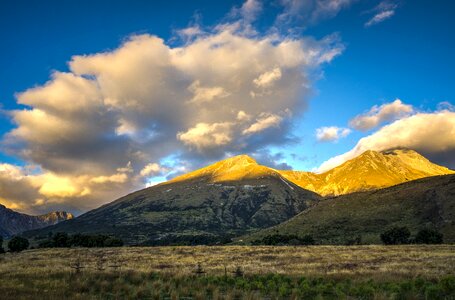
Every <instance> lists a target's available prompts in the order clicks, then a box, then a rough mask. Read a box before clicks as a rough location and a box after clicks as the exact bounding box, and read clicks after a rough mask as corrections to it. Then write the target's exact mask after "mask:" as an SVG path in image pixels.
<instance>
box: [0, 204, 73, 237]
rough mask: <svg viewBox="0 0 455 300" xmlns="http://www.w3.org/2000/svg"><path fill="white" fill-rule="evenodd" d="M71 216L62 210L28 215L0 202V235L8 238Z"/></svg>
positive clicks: (53, 223)
mask: <svg viewBox="0 0 455 300" xmlns="http://www.w3.org/2000/svg"><path fill="white" fill-rule="evenodd" d="M72 218H73V215H72V214H70V213H67V212H64V211H54V212H51V213H48V214H45V215H40V216H30V215H26V214H21V213H18V212H15V211H13V210H11V209H8V208H6V207H5V206H3V205H1V204H0V236H2V237H4V238H8V237H11V236H13V235H15V234H19V233H21V232H24V231H27V230H33V229H38V228H43V227H46V226H50V225H55V224H57V223H59V222H61V221H65V220H70V219H72Z"/></svg>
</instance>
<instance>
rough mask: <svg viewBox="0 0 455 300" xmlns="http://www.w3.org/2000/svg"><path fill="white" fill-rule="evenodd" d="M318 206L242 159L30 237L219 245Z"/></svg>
mask: <svg viewBox="0 0 455 300" xmlns="http://www.w3.org/2000/svg"><path fill="white" fill-rule="evenodd" d="M318 200H320V196H319V195H317V194H315V193H313V192H311V191H307V190H304V189H302V188H300V187H299V186H297V185H295V184H293V183H292V182H289V181H288V180H286V179H284V178H283V177H282V176H281V175H280V174H279V173H278V172H277V171H276V170H273V169H270V168H267V167H264V166H261V165H259V164H257V163H256V161H255V160H253V159H252V158H251V157H248V156H246V155H240V156H236V157H233V158H230V159H226V160H222V161H220V162H217V163H215V164H213V165H210V166H208V167H205V168H203V169H200V170H197V171H194V172H191V173H188V174H185V175H182V176H180V177H177V178H175V179H173V180H171V181H168V182H166V183H163V184H160V185H157V186H153V187H149V188H146V189H143V190H140V191H137V192H135V193H132V194H130V195H127V196H125V197H122V198H120V199H118V200H116V201H114V202H112V203H109V204H106V205H104V206H102V207H100V208H98V209H95V210H92V211H90V212H87V213H85V214H83V215H81V216H79V217H78V218H76V219H74V220H70V221H68V222H63V223H60V224H57V225H55V226H52V227H50V228H45V229H43V230H38V231H35V232H29V233H28V234H29V235H37V234H38V235H43V234H44V235H45V234H46V233H47V232H49V231H52V232H59V231H64V232H68V233H104V234H113V235H116V236H117V237H120V238H122V239H123V240H124V241H125V242H126V243H129V244H159V243H170V242H172V241H182V240H199V241H201V240H203V241H206V240H217V239H221V238H223V237H225V236H237V235H240V234H245V233H246V232H249V231H251V230H257V229H262V228H266V227H269V226H273V225H277V224H279V223H281V222H284V221H286V220H288V219H289V218H291V217H293V216H295V215H296V214H298V213H299V212H301V211H303V210H305V209H306V208H308V207H310V206H312V205H314V204H315V203H316V202H317V201H318Z"/></svg>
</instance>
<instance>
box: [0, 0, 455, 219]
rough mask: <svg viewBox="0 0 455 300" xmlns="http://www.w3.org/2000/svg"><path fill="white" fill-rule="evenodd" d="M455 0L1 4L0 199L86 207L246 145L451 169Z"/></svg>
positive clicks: (290, 156) (287, 159)
mask: <svg viewBox="0 0 455 300" xmlns="http://www.w3.org/2000/svg"><path fill="white" fill-rule="evenodd" d="M454 8H455V4H454V3H453V1H448V0H447V1H442V0H440V1H429V0H428V1H424V0H421V1H409V0H407V1H406V0H383V1H381V0H364V1H360V0H358V1H355V0H272V1H261V0H247V1H202V0H196V1H174V0H168V1H94V0H92V1H86V0H82V1H50V0H47V1H46V0H44V1H21V0H18V1H1V2H0V38H1V41H2V46H1V47H0V66H1V68H0V109H1V113H0V135H1V139H0V203H1V204H3V205H5V206H7V207H9V208H11V209H15V210H17V211H21V212H25V213H30V214H40V213H46V212H48V211H51V210H57V209H58V210H67V211H70V212H73V213H75V214H80V213H83V212H85V211H87V210H90V209H93V208H96V207H98V206H100V205H102V204H104V203H107V202H110V201H112V200H114V199H116V198H118V197H120V196H122V195H125V194H126V193H129V192H132V191H134V190H137V189H140V188H143V187H145V186H149V185H153V184H156V183H158V182H162V181H165V180H166V179H169V178H172V177H174V176H176V175H179V174H181V173H185V172H189V171H191V170H194V169H197V168H200V167H202V166H205V165H207V164H210V163H212V162H215V161H217V160H220V159H223V158H227V157H230V156H233V155H237V154H248V155H250V156H252V157H254V158H255V159H256V160H257V161H258V162H259V163H261V164H265V165H267V166H270V167H273V168H277V169H291V168H292V169H295V170H305V171H313V172H324V171H327V170H329V169H331V168H333V167H335V166H337V165H339V164H341V163H343V162H344V161H346V160H349V159H352V158H354V157H355V156H357V155H359V154H361V153H362V152H363V151H365V150H377V151H380V150H385V149H389V148H394V147H407V148H412V149H415V150H417V151H418V152H420V153H421V154H423V155H425V156H426V157H427V158H429V159H430V160H432V161H433V162H435V163H438V164H441V165H444V166H447V167H449V168H455V108H454V105H455V99H454V97H455V92H454V89H453V87H454V84H455V82H454V78H455V77H454V76H453V74H452V73H453V70H454V69H455V58H454V55H453V49H454V48H455V35H453V32H452V31H453V28H455V20H454V19H453V18H452V16H451V12H452V11H453V10H454Z"/></svg>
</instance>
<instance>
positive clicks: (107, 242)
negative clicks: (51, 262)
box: [38, 232, 123, 248]
mask: <svg viewBox="0 0 455 300" xmlns="http://www.w3.org/2000/svg"><path fill="white" fill-rule="evenodd" d="M121 246H123V241H122V240H121V239H119V238H116V237H111V236H108V235H102V234H98V235H85V234H80V233H77V234H74V235H71V236H70V235H68V234H67V233H64V232H59V233H56V234H55V235H54V236H53V237H52V238H50V239H47V240H44V241H41V242H40V243H39V244H38V247H40V248H54V247H61V248H64V247H67V248H68V247H87V248H91V247H98V248H101V247H121Z"/></svg>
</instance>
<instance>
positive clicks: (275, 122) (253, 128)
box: [242, 114, 283, 134]
mask: <svg viewBox="0 0 455 300" xmlns="http://www.w3.org/2000/svg"><path fill="white" fill-rule="evenodd" d="M282 121H283V117H281V116H279V115H275V114H262V115H261V116H260V117H259V118H258V119H257V120H256V122H255V123H253V124H251V125H250V126H249V127H248V128H246V129H245V130H243V132H242V133H243V134H254V133H258V132H261V131H263V130H266V129H267V128H270V127H278V126H279V125H280V123H281V122H282Z"/></svg>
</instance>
